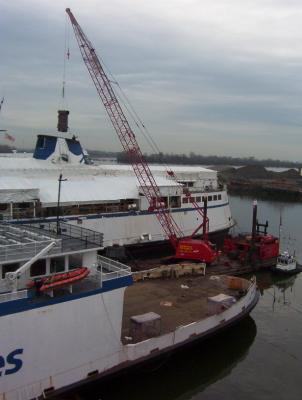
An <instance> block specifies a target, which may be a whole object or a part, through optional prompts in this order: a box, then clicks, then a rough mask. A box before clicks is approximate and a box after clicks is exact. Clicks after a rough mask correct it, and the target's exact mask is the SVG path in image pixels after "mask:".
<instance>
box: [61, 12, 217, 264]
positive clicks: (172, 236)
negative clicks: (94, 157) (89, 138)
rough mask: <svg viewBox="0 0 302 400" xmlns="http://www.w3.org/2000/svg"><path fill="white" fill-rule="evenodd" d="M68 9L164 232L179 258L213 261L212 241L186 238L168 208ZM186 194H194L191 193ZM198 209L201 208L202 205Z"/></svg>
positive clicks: (84, 54) (87, 61)
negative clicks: (210, 244)
mask: <svg viewBox="0 0 302 400" xmlns="http://www.w3.org/2000/svg"><path fill="white" fill-rule="evenodd" d="M66 12H67V14H68V16H69V18H70V21H71V24H72V27H73V30H74V33H75V37H76V40H77V42H78V45H79V48H80V52H81V54H82V58H83V60H84V63H85V65H86V67H87V69H88V72H89V74H90V76H91V78H92V81H93V83H94V86H95V88H96V90H97V92H98V94H99V96H100V98H101V100H102V102H103V105H104V107H105V109H106V111H107V114H108V115H109V118H110V120H111V122H112V125H113V127H114V129H115V131H116V133H117V135H118V138H119V140H120V142H121V144H122V146H123V149H124V151H125V153H126V154H127V156H128V158H129V160H130V162H131V164H132V167H133V171H134V173H135V175H136V178H137V180H138V182H139V185H140V189H141V191H142V192H143V194H144V196H145V197H146V199H147V200H148V203H149V211H154V212H155V215H156V217H157V219H158V221H159V222H160V224H161V226H162V229H163V231H164V232H165V234H166V236H167V237H168V239H169V240H170V243H171V244H172V246H173V247H174V249H175V251H176V256H178V257H179V258H190V259H199V260H206V261H208V262H212V261H213V259H214V258H215V256H216V253H215V252H213V251H212V249H211V247H210V246H209V243H208V242H207V241H200V240H199V241H196V240H194V239H192V236H191V237H190V238H188V239H186V238H184V237H183V236H184V235H183V233H182V231H181V229H180V228H179V226H178V225H177V223H176V221H175V220H174V219H173V217H172V215H171V213H170V212H169V210H168V209H167V208H166V204H165V202H164V201H163V199H162V196H161V193H160V189H159V187H158V185H157V183H156V181H155V178H154V176H153V174H152V172H151V170H150V168H149V166H148V164H147V163H146V161H145V160H144V157H143V154H142V152H141V149H140V147H139V145H138V142H137V140H136V137H135V134H134V132H133V131H132V129H131V127H130V125H129V122H128V120H127V118H126V116H125V114H124V112H123V110H122V108H121V106H120V104H119V101H118V99H117V97H116V95H115V93H114V90H113V87H112V83H111V81H110V79H109V78H108V76H107V74H106V73H105V71H104V68H103V67H102V64H101V62H100V60H99V58H98V56H97V54H96V52H95V50H94V48H93V46H92V44H91V42H90V41H89V39H88V38H87V37H86V35H85V33H84V32H83V30H82V28H81V27H80V25H79V24H78V22H77V20H76V18H75V17H74V15H73V14H72V12H71V10H70V9H69V8H67V9H66ZM186 195H187V196H190V194H186ZM197 208H198V209H199V210H200V208H199V207H198V206H197ZM199 212H200V211H199ZM206 224H208V220H207V222H206V219H204V220H203V224H201V225H200V226H199V227H198V228H197V229H196V230H195V231H194V233H193V234H195V233H196V232H197V231H198V230H199V229H200V227H201V226H202V225H203V227H204V232H205V230H206V229H205V227H206Z"/></svg>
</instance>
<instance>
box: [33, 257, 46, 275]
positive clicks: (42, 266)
mask: <svg viewBox="0 0 302 400" xmlns="http://www.w3.org/2000/svg"><path fill="white" fill-rule="evenodd" d="M45 274H46V260H37V261H36V262H34V263H33V264H32V266H31V267H30V276H40V275H45Z"/></svg>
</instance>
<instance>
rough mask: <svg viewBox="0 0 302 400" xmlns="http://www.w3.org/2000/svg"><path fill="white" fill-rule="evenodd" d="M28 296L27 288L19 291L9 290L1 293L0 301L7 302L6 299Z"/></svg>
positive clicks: (18, 298)
mask: <svg viewBox="0 0 302 400" xmlns="http://www.w3.org/2000/svg"><path fill="white" fill-rule="evenodd" d="M27 297H28V291H27V290H19V291H18V292H9V293H2V294H0V303H5V302H6V301H13V300H20V299H26V298H27Z"/></svg>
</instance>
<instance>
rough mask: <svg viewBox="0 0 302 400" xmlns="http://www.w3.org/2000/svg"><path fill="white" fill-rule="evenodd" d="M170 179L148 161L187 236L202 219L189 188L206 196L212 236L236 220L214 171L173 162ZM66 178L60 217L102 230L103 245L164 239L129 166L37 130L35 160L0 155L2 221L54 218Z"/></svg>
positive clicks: (199, 198) (198, 195)
mask: <svg viewBox="0 0 302 400" xmlns="http://www.w3.org/2000/svg"><path fill="white" fill-rule="evenodd" d="M172 169H173V171H174V173H175V174H176V176H177V182H176V181H175V180H173V179H172V178H171V177H170V176H169V175H168V174H167V171H166V169H165V167H163V166H151V170H152V173H153V174H154V177H155V179H156V182H157V184H158V186H159V187H160V191H161V194H162V196H163V201H164V202H165V204H166V206H167V207H168V208H169V209H170V211H171V212H172V213H173V217H174V218H175V220H176V222H177V223H178V224H179V226H180V227H181V229H182V231H183V232H184V234H185V235H189V234H190V233H192V232H193V231H194V229H195V228H196V227H197V226H198V225H199V224H200V223H201V221H200V217H199V216H198V214H197V213H196V211H195V209H194V207H193V206H192V204H190V203H189V200H188V198H187V197H186V195H185V194H184V193H183V188H184V186H186V187H189V189H190V191H191V193H192V195H193V197H194V199H195V200H196V202H197V203H199V204H200V205H202V204H203V197H205V196H206V197H207V200H208V216H209V221H210V223H209V229H210V233H213V232H221V231H227V230H228V229H229V228H230V227H231V226H232V225H233V220H232V217H231V213H230V208H229V202H228V196H227V193H226V190H225V188H224V187H222V186H221V185H219V183H218V180H217V172H216V171H212V170H209V169H206V168H203V167H191V166H175V167H173V168H172ZM60 174H62V175H63V179H65V180H64V181H63V182H62V185H61V195H60V207H61V208H60V214H61V216H62V217H64V219H65V220H68V222H69V223H71V224H75V225H81V226H83V227H86V228H89V229H93V230H96V231H98V232H102V233H104V244H105V246H111V245H113V244H119V245H129V244H137V243H142V242H152V241H162V240H166V239H167V238H166V237H165V236H164V234H163V232H162V229H161V226H160V225H159V223H158V221H157V219H156V217H155V214H154V211H149V210H148V204H147V200H146V198H145V197H144V196H143V194H142V191H141V190H140V187H139V184H138V182H137V179H136V177H135V175H134V173H133V171H132V167H131V166H130V165H118V164H109V165H104V164H102V165H94V164H91V162H90V161H89V159H88V156H87V153H86V152H85V151H84V150H83V148H82V147H81V145H80V143H79V141H78V140H77V139H76V138H72V139H68V138H67V139H66V138H63V137H56V136H46V135H39V136H38V140H37V145H36V149H35V152H34V155H33V157H30V156H29V155H28V156H27V157H26V155H23V156H22V157H18V156H17V155H16V154H12V155H11V156H10V157H9V156H7V155H6V156H5V157H0V217H2V218H3V219H5V220H7V219H9V220H26V219H29V218H38V219H39V220H45V219H48V220H54V219H55V217H56V214H57V201H58V178H59V175H60Z"/></svg>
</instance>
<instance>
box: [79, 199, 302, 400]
mask: <svg viewBox="0 0 302 400" xmlns="http://www.w3.org/2000/svg"><path fill="white" fill-rule="evenodd" d="M230 201H231V207H232V213H233V216H234V218H235V219H236V220H237V222H238V227H237V229H238V228H240V229H241V231H248V230H250V226H251V220H252V209H251V204H252V200H251V199H246V198H239V197H232V198H231V199H230ZM258 209H259V212H258V216H259V220H266V219H268V220H269V222H270V231H271V232H272V233H275V234H278V230H279V220H280V211H281V213H282V222H283V229H282V241H283V244H284V245H286V246H287V245H288V244H290V246H291V247H295V248H296V250H297V254H298V256H299V257H300V260H302V227H301V223H302V205H297V204H291V203H288V204H286V203H272V202H268V201H260V202H258ZM257 278H258V284H259V287H260V289H261V298H260V301H259V303H258V305H257V307H256V308H255V309H254V311H253V312H252V314H251V317H249V318H247V319H246V320H245V321H243V322H242V323H240V324H239V325H237V326H236V327H234V328H232V329H231V330H228V331H226V332H224V333H222V334H220V335H219V336H216V337H214V338H212V339H210V340H208V341H205V342H202V343H200V344H198V345H195V346H194V347H192V348H190V349H187V350H183V351H181V352H179V353H176V354H175V355H173V356H170V357H169V358H166V359H164V360H163V361H162V362H161V363H160V364H158V363H157V364H155V365H149V366H148V367H144V368H140V369H138V370H136V371H135V372H133V373H131V374H130V375H129V374H125V375H123V376H121V377H119V378H117V379H114V380H112V381H109V382H106V383H102V384H99V385H97V386H94V387H90V388H89V389H87V388H86V389H84V390H82V391H81V392H80V393H78V397H77V398H79V399H83V400H88V399H89V400H91V399H101V400H142V399H144V400H155V399H156V400H187V399H193V400H199V399H200V400H201V399H202V400H218V399H219V400H220V399H224V400H228V399H230V400H237V399H238V400H239V399H240V400H241V399H245V400H249V399H257V400H262V399H265V400H266V399H267V400H273V399H274V400H283V399H284V400H296V399H297V400H301V399H302V346H301V342H302V340H301V339H302V274H300V275H298V276H294V277H290V278H285V279H281V278H279V277H278V278H277V277H275V276H272V275H271V274H270V273H268V272H265V273H260V274H258V276H257Z"/></svg>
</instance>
